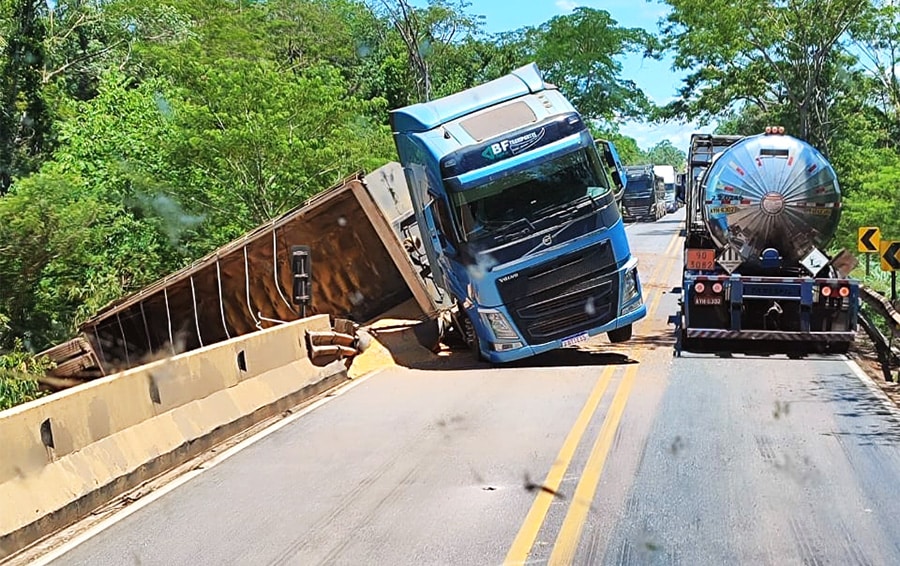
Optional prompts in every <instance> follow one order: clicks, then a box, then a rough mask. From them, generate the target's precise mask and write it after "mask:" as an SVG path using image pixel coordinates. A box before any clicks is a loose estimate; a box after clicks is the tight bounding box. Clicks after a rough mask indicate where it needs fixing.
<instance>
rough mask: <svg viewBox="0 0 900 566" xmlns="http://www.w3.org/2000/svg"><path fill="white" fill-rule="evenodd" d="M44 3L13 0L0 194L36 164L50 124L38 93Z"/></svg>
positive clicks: (1, 100)
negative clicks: (41, 12) (42, 7)
mask: <svg viewBox="0 0 900 566" xmlns="http://www.w3.org/2000/svg"><path fill="white" fill-rule="evenodd" d="M44 5H45V4H44V3H43V2H39V1H37V0H16V1H15V2H14V4H13V6H14V7H13V13H12V18H11V21H10V25H9V32H8V33H9V36H8V37H7V38H6V45H5V49H4V50H3V67H2V70H0V195H3V194H4V193H6V192H7V191H8V190H9V187H10V185H11V184H12V181H13V179H14V178H15V177H17V176H19V175H23V174H27V173H29V172H31V171H32V170H34V169H35V167H36V163H37V161H38V160H39V158H40V156H41V152H42V150H43V147H44V139H45V137H46V135H47V129H48V127H49V117H48V115H47V107H46V105H45V104H44V99H43V96H42V93H41V71H42V70H43V66H44V35H45V29H44V22H43V19H42V18H41V14H40V10H41V6H44Z"/></svg>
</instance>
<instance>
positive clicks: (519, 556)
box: [504, 232, 680, 565]
mask: <svg viewBox="0 0 900 566" xmlns="http://www.w3.org/2000/svg"><path fill="white" fill-rule="evenodd" d="M679 238H680V235H679V234H678V233H677V232H676V233H675V235H674V236H673V237H672V241H671V242H669V245H668V247H667V248H666V255H668V253H669V251H670V250H671V249H672V247H673V246H674V245H675V242H677V241H678V239H679ZM670 261H671V260H670ZM663 265H664V264H662V263H660V264H658V265H657V266H656V268H655V269H654V270H653V272H652V274H651V276H650V280H651V281H652V280H654V279H655V278H656V276H657V275H659V272H660V271H661V270H662V268H663ZM669 271H671V266H670V268H669ZM667 279H668V277H667ZM660 297H662V292H661V291H657V292H656V294H655V296H654V300H653V305H651V307H650V309H649V310H648V316H647V317H646V318H645V319H644V320H642V321H641V322H642V323H643V322H645V321H648V320H649V319H650V318H651V317H652V312H653V311H655V310H656V305H658V303H659V298H660ZM629 369H630V368H629ZM615 370H616V367H615V366H607V367H606V368H604V369H603V372H601V374H600V376H599V378H598V379H597V384H596V385H595V386H594V389H593V390H592V391H591V394H590V396H589V397H588V399H587V401H586V402H585V404H584V407H582V409H581V412H580V413H579V414H578V418H577V419H576V420H575V424H574V425H572V428H571V429H570V430H569V433H568V435H567V436H566V439H565V441H563V445H562V448H560V451H559V454H558V455H557V456H556V460H555V461H554V462H553V465H552V466H551V467H550V472H549V473H548V474H547V477H546V479H545V480H544V483H543V486H544V487H546V488H548V489H549V490H552V491H556V490H557V489H559V486H560V484H561V483H562V480H563V477H564V476H565V473H566V471H567V470H568V469H569V464H571V462H572V458H573V457H574V455H575V450H576V449H577V448H578V445H579V444H580V443H581V438H582V436H584V433H585V431H586V430H587V427H588V424H589V423H590V421H591V418H592V417H593V415H594V412H595V411H596V410H597V407H598V406H599V404H600V401H601V399H602V398H603V395H604V393H606V390H607V389H608V387H609V384H610V382H611V381H612V377H613V374H614V373H615ZM626 373H627V372H626ZM552 503H553V495H552V494H551V493H548V492H546V491H541V492H539V493H538V495H537V497H535V500H534V502H533V503H532V505H531V508H530V509H529V511H528V515H526V516H525V521H524V522H523V523H522V526H521V527H520V529H519V532H518V534H516V538H515V539H514V540H513V543H512V546H511V547H510V549H509V552H508V553H507V555H506V560H505V561H504V564H507V565H512V564H523V563H524V562H525V561H526V560H528V555H529V554H530V553H531V549H532V547H533V546H534V541H535V540H537V536H538V533H539V532H540V530H541V526H542V525H543V524H544V519H545V518H546V517H547V513H548V512H549V511H550V505H551V504H552Z"/></svg>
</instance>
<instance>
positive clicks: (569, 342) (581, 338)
mask: <svg viewBox="0 0 900 566" xmlns="http://www.w3.org/2000/svg"><path fill="white" fill-rule="evenodd" d="M589 338H590V336H588V333H587V332H583V333H581V334H578V335H577V336H570V337H569V338H566V339H564V340H563V341H562V345H563V346H564V347H565V346H574V345H575V344H578V343H580V342H587V340H588V339H589Z"/></svg>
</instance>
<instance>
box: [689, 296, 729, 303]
mask: <svg viewBox="0 0 900 566" xmlns="http://www.w3.org/2000/svg"><path fill="white" fill-rule="evenodd" d="M694 304H695V305H721V304H722V297H694Z"/></svg>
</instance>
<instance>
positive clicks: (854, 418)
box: [809, 372, 900, 446]
mask: <svg viewBox="0 0 900 566" xmlns="http://www.w3.org/2000/svg"><path fill="white" fill-rule="evenodd" d="M809 392H810V394H811V395H813V396H814V397H817V398H820V399H824V400H825V401H828V402H830V403H836V404H837V405H838V407H837V409H836V410H835V412H834V414H835V416H837V417H841V418H840V419H839V420H838V424H839V425H843V426H841V427H840V430H833V431H831V432H829V433H827V434H828V435H829V436H836V437H843V438H853V439H855V440H857V441H858V442H859V444H860V445H861V446H871V445H873V444H891V445H893V444H900V419H898V418H897V413H896V411H894V410H892V408H891V407H890V406H889V405H887V403H886V402H885V401H884V400H883V399H881V398H880V397H878V396H876V395H875V394H874V393H873V392H872V391H871V390H870V389H869V388H868V387H866V385H865V384H864V383H863V382H861V381H860V380H859V379H858V378H857V377H856V376H854V375H852V374H851V373H850V372H847V373H839V374H832V375H822V376H821V377H820V378H819V379H816V380H813V382H812V387H811V388H810V389H809ZM865 417H868V418H865Z"/></svg>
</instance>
